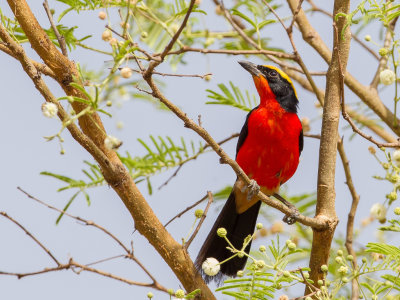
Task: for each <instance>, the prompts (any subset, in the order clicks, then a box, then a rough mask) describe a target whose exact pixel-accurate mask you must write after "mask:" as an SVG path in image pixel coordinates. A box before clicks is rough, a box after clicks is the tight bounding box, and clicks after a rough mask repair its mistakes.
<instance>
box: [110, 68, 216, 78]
mask: <svg viewBox="0 0 400 300" xmlns="http://www.w3.org/2000/svg"><path fill="white" fill-rule="evenodd" d="M118 69H119V70H121V69H122V68H118ZM131 70H132V71H133V72H135V73H139V74H143V73H144V72H145V71H140V70H135V69H132V68H131ZM153 74H155V75H161V76H170V77H198V78H201V79H204V78H205V77H206V76H211V75H212V73H207V74H204V75H200V74H172V73H160V72H155V71H154V72H153Z"/></svg>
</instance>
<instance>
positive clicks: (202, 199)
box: [164, 194, 208, 227]
mask: <svg viewBox="0 0 400 300" xmlns="http://www.w3.org/2000/svg"><path fill="white" fill-rule="evenodd" d="M207 198H208V194H207V195H205V196H204V197H203V198H201V199H200V200H198V201H196V202H195V203H193V204H192V205H190V206H188V207H186V208H185V209H184V210H182V211H181V212H180V213H178V214H177V215H175V217H173V218H172V219H171V220H169V221H168V222H167V223H165V225H164V227H167V226H168V225H169V224H170V223H171V222H172V221H174V220H175V219H177V218H180V217H182V216H183V215H184V214H185V213H186V212H188V211H189V210H191V209H192V208H193V207H196V206H197V205H199V204H200V203H201V202H203V201H204V200H206V199H207Z"/></svg>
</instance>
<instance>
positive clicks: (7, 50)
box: [0, 42, 56, 79]
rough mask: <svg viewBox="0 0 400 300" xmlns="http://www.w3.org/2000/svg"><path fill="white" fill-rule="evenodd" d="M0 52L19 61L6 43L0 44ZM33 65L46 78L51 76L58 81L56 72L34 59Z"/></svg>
mask: <svg viewBox="0 0 400 300" xmlns="http://www.w3.org/2000/svg"><path fill="white" fill-rule="evenodd" d="M0 51H3V52H4V53H7V54H8V55H10V56H12V57H14V58H15V59H18V57H17V56H16V55H15V53H14V52H13V51H11V49H10V48H9V47H8V46H7V45H6V44H5V43H4V42H0ZM31 63H32V64H33V65H34V66H35V68H36V69H37V70H38V71H39V72H40V73H42V74H44V75H46V76H50V77H51V78H53V79H56V74H54V72H53V71H52V70H51V69H50V68H49V67H48V66H46V65H45V64H42V63H39V62H37V61H35V60H33V59H31Z"/></svg>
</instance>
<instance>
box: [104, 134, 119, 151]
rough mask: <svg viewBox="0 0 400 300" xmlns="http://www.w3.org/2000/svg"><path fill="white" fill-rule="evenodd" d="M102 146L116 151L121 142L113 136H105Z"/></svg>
mask: <svg viewBox="0 0 400 300" xmlns="http://www.w3.org/2000/svg"><path fill="white" fill-rule="evenodd" d="M104 145H105V146H106V148H107V149H110V150H116V149H118V148H119V147H120V146H121V145H122V141H121V140H120V139H118V138H116V137H115V136H111V135H107V137H106V138H105V139H104Z"/></svg>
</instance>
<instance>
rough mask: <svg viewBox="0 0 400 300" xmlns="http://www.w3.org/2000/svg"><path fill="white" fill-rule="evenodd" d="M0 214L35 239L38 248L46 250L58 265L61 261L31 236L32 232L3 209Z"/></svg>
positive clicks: (34, 238)
mask: <svg viewBox="0 0 400 300" xmlns="http://www.w3.org/2000/svg"><path fill="white" fill-rule="evenodd" d="M0 215H1V216H3V217H5V218H7V219H9V220H10V221H11V222H13V223H14V224H15V225H17V226H18V227H19V228H21V229H22V230H23V231H24V232H25V233H26V234H27V235H28V236H29V237H30V238H31V239H32V240H34V241H35V243H36V244H38V245H39V246H40V248H42V249H43V250H44V252H46V253H47V254H48V255H49V256H50V257H51V259H52V260H54V262H55V263H56V264H57V265H58V266H60V265H61V263H60V262H59V261H58V260H57V258H55V256H54V255H53V254H52V253H51V252H50V250H49V249H47V248H46V247H45V246H44V245H43V244H42V243H41V242H40V241H39V240H38V239H37V238H36V237H34V236H33V234H32V233H30V232H29V231H28V230H27V229H26V228H25V227H24V226H22V225H21V223H19V222H18V221H16V220H15V219H13V218H12V217H10V216H9V215H8V214H7V213H6V212H4V211H0Z"/></svg>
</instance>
